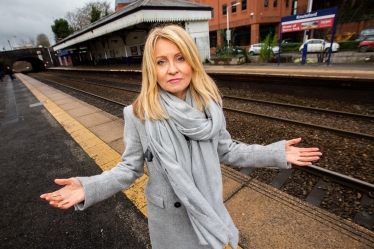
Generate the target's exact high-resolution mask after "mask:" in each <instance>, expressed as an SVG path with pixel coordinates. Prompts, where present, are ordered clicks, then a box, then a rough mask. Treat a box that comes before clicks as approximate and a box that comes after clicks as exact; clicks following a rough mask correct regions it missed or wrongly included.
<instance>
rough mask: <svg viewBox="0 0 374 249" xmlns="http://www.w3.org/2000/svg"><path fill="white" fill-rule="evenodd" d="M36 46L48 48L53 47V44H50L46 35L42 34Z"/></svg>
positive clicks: (38, 37)
mask: <svg viewBox="0 0 374 249" xmlns="http://www.w3.org/2000/svg"><path fill="white" fill-rule="evenodd" d="M36 46H37V47H39V46H42V47H45V48H48V47H50V46H51V44H50V43H49V39H48V37H47V36H46V35H45V34H43V33H41V34H39V35H38V36H37V37H36Z"/></svg>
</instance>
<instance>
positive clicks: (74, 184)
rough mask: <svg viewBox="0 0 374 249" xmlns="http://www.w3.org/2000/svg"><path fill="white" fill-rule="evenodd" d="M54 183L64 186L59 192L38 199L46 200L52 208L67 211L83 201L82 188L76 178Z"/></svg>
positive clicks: (43, 195)
mask: <svg viewBox="0 0 374 249" xmlns="http://www.w3.org/2000/svg"><path fill="white" fill-rule="evenodd" d="M55 183H56V184H58V185H62V186H63V185H65V186H64V187H63V188H61V189H60V190H57V191H54V192H51V193H46V194H42V195H41V196H40V198H43V199H46V200H47V201H48V202H49V204H50V205H52V206H53V207H55V208H60V209H68V208H70V207H72V206H74V205H75V204H78V203H80V202H82V201H84V188H83V186H82V184H81V182H80V181H79V180H78V179H77V178H69V179H55Z"/></svg>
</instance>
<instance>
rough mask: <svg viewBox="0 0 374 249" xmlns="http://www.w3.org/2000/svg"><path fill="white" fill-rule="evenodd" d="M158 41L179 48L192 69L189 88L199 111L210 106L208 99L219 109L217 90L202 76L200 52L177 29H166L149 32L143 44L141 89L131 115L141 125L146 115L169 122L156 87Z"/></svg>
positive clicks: (182, 30) (203, 74) (188, 37)
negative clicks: (136, 118) (167, 42)
mask: <svg viewBox="0 0 374 249" xmlns="http://www.w3.org/2000/svg"><path fill="white" fill-rule="evenodd" d="M158 39H166V40H169V41H171V42H173V43H174V44H175V45H176V46H177V47H178V48H179V50H180V52H181V54H182V56H183V57H184V59H185V60H186V62H187V63H188V64H189V65H190V66H191V68H192V78H191V83H190V86H189V88H190V91H191V95H192V97H193V99H194V101H195V102H196V104H197V106H198V109H199V110H200V111H203V110H204V108H206V107H207V106H208V105H209V100H210V99H213V100H214V101H215V102H216V103H218V104H219V105H222V103H221V96H220V93H219V91H218V88H217V86H216V84H215V83H214V81H213V80H212V79H211V78H210V77H209V76H208V75H207V73H206V72H205V70H204V68H203V64H202V61H201V59H200V55H199V52H198V50H197V47H196V45H195V43H194V42H193V40H192V38H191V36H190V35H189V34H188V33H187V32H186V31H185V30H184V29H183V28H182V27H180V26H177V25H167V26H164V27H157V28H154V29H153V30H151V31H150V33H149V35H148V38H147V41H146V43H145V47H144V54H143V62H142V89H141V92H140V94H139V96H138V98H137V99H136V100H135V102H134V103H133V112H134V114H135V115H136V116H137V117H139V118H140V119H141V120H143V121H144V119H145V118H144V117H145V115H147V116H148V117H149V118H150V119H151V120H160V119H166V118H168V116H167V115H166V113H165V112H164V110H163V109H162V106H161V104H160V101H159V96H160V86H159V85H158V83H157V74H156V59H155V55H154V51H155V46H156V42H157V40H158Z"/></svg>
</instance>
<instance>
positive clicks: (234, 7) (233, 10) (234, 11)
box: [231, 2, 236, 13]
mask: <svg viewBox="0 0 374 249" xmlns="http://www.w3.org/2000/svg"><path fill="white" fill-rule="evenodd" d="M234 4H236V2H231V6H232V7H231V13H236V6H233V5H234Z"/></svg>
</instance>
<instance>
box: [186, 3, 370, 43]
mask: <svg viewBox="0 0 374 249" xmlns="http://www.w3.org/2000/svg"><path fill="white" fill-rule="evenodd" d="M189 1H190V2H195V3H200V4H205V5H210V6H212V7H213V10H212V19H211V20H209V37H210V47H220V46H223V45H224V44H225V34H224V33H225V31H226V29H227V19H228V20H229V29H230V30H231V32H232V33H231V43H230V44H231V45H232V46H240V47H245V46H248V45H250V44H254V43H258V42H261V41H263V40H264V39H265V37H266V36H267V35H268V34H269V32H272V34H277V35H278V37H279V34H278V33H279V23H280V20H281V17H282V16H290V15H295V14H302V13H305V12H307V6H308V0H257V1H253V0H252V1H250V0H189ZM368 1H369V0H367V1H366V2H368ZM356 2H357V3H356V5H357V4H359V1H356ZM339 4H340V5H339ZM234 5H237V6H234ZM335 6H338V7H339V8H341V7H342V6H341V2H340V1H337V0H320V1H319V0H316V1H314V3H313V7H312V10H313V11H315V10H321V9H326V8H332V7H335ZM344 7H347V6H344ZM355 8H356V6H353V7H352V8H351V9H355ZM338 11H339V10H338ZM226 12H228V13H226ZM368 27H374V18H371V19H366V20H355V21H352V20H351V21H348V22H342V23H338V25H337V29H336V30H337V32H338V33H344V32H353V33H356V34H358V33H360V31H361V30H362V29H364V28H368ZM329 32H330V30H323V31H321V30H316V31H313V32H312V33H311V34H310V35H309V37H310V38H324V36H326V34H327V33H329ZM303 36H304V32H303V31H302V32H294V33H284V34H283V36H282V38H283V39H286V38H288V39H290V40H292V41H295V42H301V41H302V40H303Z"/></svg>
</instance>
